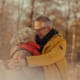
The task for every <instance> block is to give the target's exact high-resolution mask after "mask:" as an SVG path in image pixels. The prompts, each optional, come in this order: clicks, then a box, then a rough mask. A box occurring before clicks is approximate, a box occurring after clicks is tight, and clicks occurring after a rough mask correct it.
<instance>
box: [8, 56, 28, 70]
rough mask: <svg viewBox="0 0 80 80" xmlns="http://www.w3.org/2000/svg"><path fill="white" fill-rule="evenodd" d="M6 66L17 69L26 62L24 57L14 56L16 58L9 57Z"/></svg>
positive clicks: (25, 64)
mask: <svg viewBox="0 0 80 80" xmlns="http://www.w3.org/2000/svg"><path fill="white" fill-rule="evenodd" d="M7 66H8V67H9V68H10V69H19V68H21V67H24V66H27V62H26V59H25V58H20V57H18V58H16V59H11V60H9V62H8V64H7Z"/></svg>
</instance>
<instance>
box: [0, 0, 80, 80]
mask: <svg viewBox="0 0 80 80" xmlns="http://www.w3.org/2000/svg"><path fill="white" fill-rule="evenodd" d="M39 15H46V16H48V17H49V18H50V19H51V20H52V22H53V28H55V29H57V30H59V31H61V33H62V34H63V36H64V38H65V39H66V41H67V50H66V59H67V70H68V80H80V30H79V29H80V0H0V59H2V60H4V61H6V60H7V59H8V58H9V51H10V39H11V37H12V36H13V34H14V33H15V32H16V31H17V30H19V29H21V28H22V27H26V26H28V27H33V22H34V20H35V18H36V17H37V16H39Z"/></svg>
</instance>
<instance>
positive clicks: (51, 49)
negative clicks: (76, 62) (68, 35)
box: [10, 16, 67, 80]
mask: <svg viewBox="0 0 80 80" xmlns="http://www.w3.org/2000/svg"><path fill="white" fill-rule="evenodd" d="M34 30H35V31H36V42H37V44H39V45H40V46H41V49H40V52H41V55H39V56H29V57H26V59H22V58H19V59H18V63H19V62H20V63H19V66H25V65H28V66H29V67H35V66H43V69H44V73H45V78H46V80H67V71H66V66H67V65H66V59H65V51H66V41H65V39H64V38H63V36H62V35H61V33H60V32H59V31H57V30H55V29H53V25H52V22H51V20H50V19H49V18H48V17H45V16H39V17H38V18H36V20H35V23H34ZM10 65H11V64H10ZM15 66H16V65H15ZM17 66H18V65H17Z"/></svg>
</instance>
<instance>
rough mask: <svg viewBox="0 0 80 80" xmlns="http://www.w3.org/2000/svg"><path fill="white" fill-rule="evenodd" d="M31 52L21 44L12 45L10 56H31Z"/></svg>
mask: <svg viewBox="0 0 80 80" xmlns="http://www.w3.org/2000/svg"><path fill="white" fill-rule="evenodd" d="M30 55H31V53H30V52H29V51H27V50H25V49H23V48H22V47H20V46H17V45H15V46H13V47H11V51H10V57H14V56H16V57H26V56H30Z"/></svg>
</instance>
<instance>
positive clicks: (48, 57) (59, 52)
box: [26, 40, 66, 67]
mask: <svg viewBox="0 0 80 80" xmlns="http://www.w3.org/2000/svg"><path fill="white" fill-rule="evenodd" d="M65 51H66V41H65V40H62V41H60V42H59V43H57V44H56V46H55V47H53V49H52V50H51V51H50V52H48V53H46V54H43V55H39V56H29V57H26V59H27V62H28V66H29V67H34V66H45V65H50V64H53V63H55V62H57V61H59V60H60V59H62V58H63V57H64V56H65Z"/></svg>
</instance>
